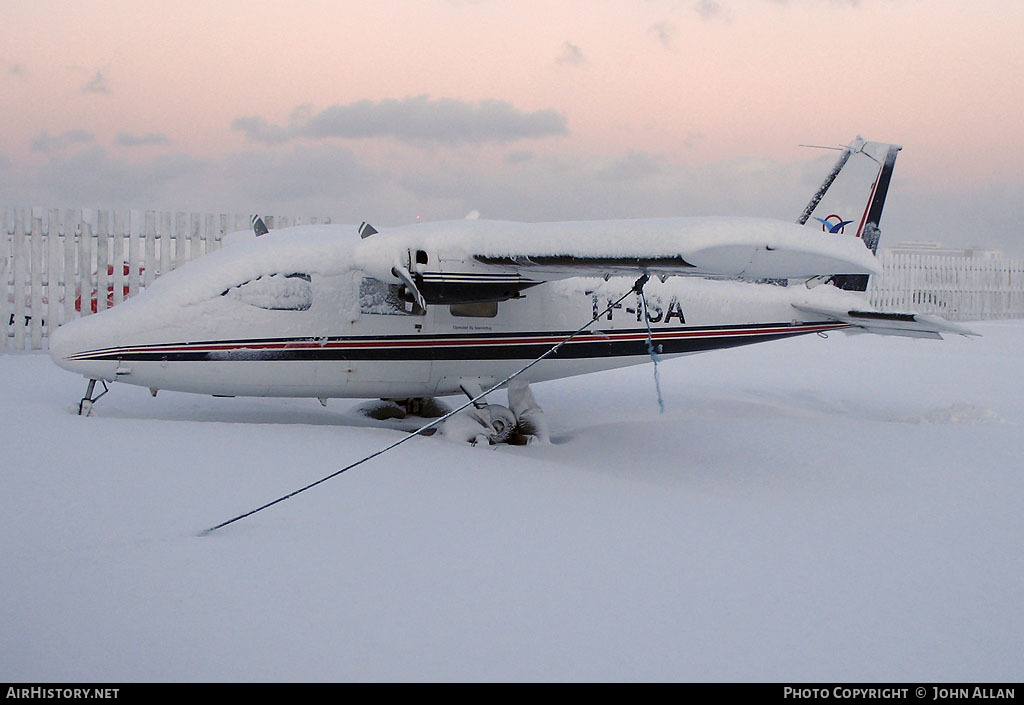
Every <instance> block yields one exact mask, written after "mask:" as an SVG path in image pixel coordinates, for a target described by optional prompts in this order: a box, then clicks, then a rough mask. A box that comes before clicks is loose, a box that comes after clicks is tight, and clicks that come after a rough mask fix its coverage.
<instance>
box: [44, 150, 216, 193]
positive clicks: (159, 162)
mask: <svg viewBox="0 0 1024 705" xmlns="http://www.w3.org/2000/svg"><path fill="white" fill-rule="evenodd" d="M205 168H207V165H206V164H205V163H204V162H202V161H200V160H197V159H195V158H193V157H190V156H188V155H184V154H177V155H170V156H165V157H159V158H157V159H153V160H151V161H148V162H141V163H130V162H125V161H119V160H116V159H112V158H111V157H110V155H109V154H108V153H107V151H106V150H105V149H104V148H103V147H100V146H98V145H96V146H93V147H88V148H86V149H83V150H81V151H79V152H76V153H75V154H73V155H70V156H63V155H58V156H55V157H52V158H51V159H50V161H49V162H48V163H47V164H46V165H44V166H43V167H42V168H41V169H40V170H39V172H38V174H37V175H36V176H35V184H34V191H35V192H36V193H42V194H46V197H47V198H49V199H51V202H52V203H54V204H60V205H83V206H87V207H102V206H130V207H135V208H139V207H150V206H151V204H152V205H160V204H154V201H156V200H160V201H161V203H167V200H166V195H167V193H168V189H169V187H170V186H171V185H172V184H173V183H174V182H175V181H179V180H185V177H189V179H188V180H191V179H193V177H195V176H196V175H197V174H201V173H202V171H203V170H204V169H205Z"/></svg>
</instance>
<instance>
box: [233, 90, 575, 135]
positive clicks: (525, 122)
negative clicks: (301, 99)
mask: <svg viewBox="0 0 1024 705" xmlns="http://www.w3.org/2000/svg"><path fill="white" fill-rule="evenodd" d="M231 128H232V129H233V130H238V131H240V132H243V133H244V134H245V136H246V139H248V140H249V141H251V142H258V143H262V144H267V145H274V144H282V143H285V142H289V141H291V140H294V139H299V138H304V139H314V140H324V139H329V138H335V137H340V138H348V139H361V138H367V137H391V138H394V139H397V140H399V141H401V142H406V143H409V144H419V145H422V144H427V143H436V144H444V145H449V146H454V145H460V144H467V143H469V144H480V143H484V142H499V143H503V142H511V141H515V140H520V139H526V138H532V137H549V136H556V135H566V134H568V128H567V126H566V118H565V116H564V115H562V114H560V113H558V112H556V111H555V110H554V109H552V108H547V109H544V110H537V111H534V112H524V111H521V110H518V109H517V108H515V107H514V106H513V105H511V104H510V103H508V102H506V101H503V100H482V101H480V102H478V103H470V102H466V101H461V100H455V99H451V98H439V99H432V98H430V97H429V96H427V95H421V96H415V97H409V98H404V99H402V100H396V99H386V100H382V101H379V102H376V103H375V102H373V101H369V100H362V101H358V102H355V103H349V104H347V105H332V106H329V107H327V108H324V109H323V110H321V111H320V112H318V113H314V112H313V111H312V109H311V108H310V107H309V106H308V105H302V106H299V107H298V108H296V110H295V111H293V113H292V116H291V118H290V121H289V123H288V125H284V126H282V125H273V124H270V123H269V122H267V120H266V119H264V118H262V117H259V116H243V117H240V118H237V119H236V120H234V121H233V122H232V123H231Z"/></svg>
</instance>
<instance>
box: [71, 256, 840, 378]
mask: <svg viewBox="0 0 1024 705" xmlns="http://www.w3.org/2000/svg"><path fill="white" fill-rule="evenodd" d="M228 269H230V268H228ZM168 278H170V277H168ZM271 279H273V278H268V279H265V280H263V279H261V280H259V281H257V283H256V285H257V286H261V287H262V286H264V284H261V283H260V281H263V282H265V283H266V287H264V288H266V289H268V290H267V291H256V292H248V291H247V292H244V294H243V295H240V296H238V295H234V294H235V293H236V292H235V291H234V290H240V289H239V287H238V285H239V284H240V282H237V281H234V280H233V279H231V277H230V276H227V278H225V279H224V281H223V284H222V285H223V291H222V285H221V284H217V285H216V286H214V287H212V288H210V291H222V293H215V294H212V295H208V296H205V297H199V300H188V301H187V302H186V303H182V300H181V299H180V297H175V296H173V295H172V292H171V290H164V289H160V290H158V287H153V290H152V291H147V292H144V294H143V295H141V296H139V297H138V298H136V299H134V300H130V301H127V302H125V303H124V304H121V305H119V306H118V307H117V308H114V309H111V310H109V311H106V312H104V313H101V314H99V315H95V316H89V317H86V318H82V319H78V320H77V321H74V322H72V323H70V324H68V325H66V326H64V327H62V328H61V329H60V330H59V331H57V333H56V334H55V335H54V338H53V341H52V342H51V354H52V355H53V357H54V359H55V361H56V362H57V363H58V364H60V365H61V366H62V367H65V368H67V369H69V370H72V371H75V372H78V373H80V374H82V375H84V376H86V377H89V378H92V379H104V380H109V381H112V380H116V381H120V382H126V383H129V384H136V385H140V386H144V387H149V388H151V389H169V390H178V391H184V392H196V393H204V394H216V395H234V396H287V397H319V398H331V397H355V398H372V397H385V398H404V397H425V396H443V395H448V394H454V393H457V392H458V391H459V389H460V383H462V382H464V381H466V380H471V381H475V382H478V383H479V384H480V385H481V386H484V387H487V386H490V385H493V384H495V383H497V382H500V381H501V380H503V379H504V378H505V377H507V376H508V375H509V374H511V373H513V372H515V371H516V370H518V369H519V368H521V367H523V366H524V365H526V364H527V363H528V362H530V361H531V360H534V359H535V358H537V357H539V356H540V355H542V354H543V353H544V352H545V351H547V350H549V349H550V348H551V347H552V346H554V345H555V344H557V343H558V342H560V341H561V340H563V339H564V338H565V337H566V336H568V335H570V334H571V333H572V332H573V331H576V330H577V329H578V328H580V327H582V326H583V325H584V324H586V323H587V322H588V321H590V320H591V319H592V317H593V316H594V315H595V314H597V313H599V312H602V311H603V310H604V309H605V308H606V307H607V306H608V305H609V304H610V303H612V302H613V301H615V300H617V299H618V298H619V297H621V296H622V295H623V294H625V293H626V292H629V290H630V288H631V287H632V285H633V281H634V280H633V279H632V278H624V277H617V278H612V279H610V280H608V281H605V280H602V279H591V278H575V279H566V280H563V281H557V282H549V283H546V284H544V285H541V286H537V287H535V288H531V289H529V290H527V291H526V292H525V293H524V296H523V297H522V298H518V299H511V300H508V301H501V302H498V303H491V304H471V305H464V306H458V305H456V306H448V305H431V306H427V308H426V310H425V311H423V310H422V309H418V307H415V306H413V305H412V304H411V303H407V302H405V301H402V300H401V299H400V298H399V297H398V295H397V291H396V290H397V288H398V287H397V286H395V285H388V284H384V283H382V282H380V281H378V280H375V279H370V278H364V277H363V276H362V275H361V274H360V273H358V272H346V273H343V274H335V275H331V274H324V275H319V274H312V275H309V276H308V281H307V280H306V279H297V278H295V277H294V276H293V277H292V278H290V279H288V280H282V282H272V281H271ZM241 284H242V286H244V287H248V288H250V289H251V288H253V283H252V282H243V283H241ZM282 284H283V285H282ZM644 291H645V295H646V297H647V302H648V305H649V307H650V313H649V319H650V320H649V322H650V332H651V342H652V343H653V346H654V349H655V351H656V352H657V353H658V354H659V356H660V357H661V358H670V357H676V356H679V355H685V354H690V353H694V352H701V351H706V350H714V349H719V348H725V347H732V346H735V345H745V344H750V343H755V342H762V341H767V340H772V339H776V338H779V337H788V336H792V335H799V334H805V333H810V332H817V331H823V330H832V329H835V328H839V327H843V325H842V324H837V323H836V322H835V321H824V320H820V319H818V320H814V318H815V317H813V316H808V315H807V314H801V313H800V312H799V311H797V310H796V309H794V308H793V306H792V305H791V304H792V303H794V302H803V301H808V300H814V299H820V298H822V297H826V298H827V297H830V296H832V297H834V296H840V297H842V296H848V295H845V294H842V293H841V292H838V291H835V290H832V289H831V287H825V286H822V287H818V288H817V289H815V290H811V291H808V290H807V289H806V288H804V287H803V286H793V287H779V286H773V285H768V284H751V283H741V282H734V281H711V280H705V279H687V278H671V279H668V280H667V281H666V282H664V283H663V282H660V281H658V280H657V279H652V280H651V281H650V282H648V283H647V285H646V287H645V290H644ZM296 301H298V303H296ZM271 306H290V307H291V308H271ZM644 318H645V317H644V314H643V310H642V302H641V299H640V296H639V295H637V294H636V293H632V294H629V295H628V296H627V297H626V298H625V299H624V300H623V301H622V303H621V304H620V305H619V307H617V308H614V309H612V310H610V311H609V312H607V313H603V314H602V315H601V316H600V317H599V320H598V321H596V322H594V323H593V324H592V325H591V326H590V327H589V328H588V329H587V330H586V331H585V332H583V333H581V334H580V335H578V336H577V337H576V338H574V339H573V340H572V341H570V342H568V343H567V344H566V345H565V346H564V347H563V348H562V349H561V350H559V352H558V353H557V354H555V355H552V356H550V357H549V358H547V359H545V360H543V361H542V362H540V363H539V364H537V365H535V366H534V367H532V368H531V369H530V370H529V371H527V372H526V373H525V374H524V375H523V377H522V381H525V382H540V381H545V380H550V379H556V378H560V377H567V376H571V375H579V374H586V373H590V372H597V371H601V370H607V369H612V368H615V367H623V366H627V365H633V364H640V363H644V362H649V361H650V354H649V348H648V326H647V321H645V320H644Z"/></svg>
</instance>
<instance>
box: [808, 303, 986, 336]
mask: <svg viewBox="0 0 1024 705" xmlns="http://www.w3.org/2000/svg"><path fill="white" fill-rule="evenodd" d="M793 308H795V309H798V310H800V311H803V312H804V313H812V314H814V315H816V316H825V317H826V318H830V319H832V320H834V321H839V322H841V323H848V324H849V325H851V326H853V328H854V329H857V330H859V332H863V333H875V334H877V335H901V336H905V337H909V338H934V339H937V340H941V339H942V335H941V334H942V333H955V334H957V335H973V336H977V335H978V333H975V332H974V331H972V330H971V329H969V328H967V327H965V326H961V325H958V324H956V323H950V322H949V321H947V320H944V319H942V318H939V317H937V316H926V315H924V314H920V313H884V312H882V311H862V310H858V309H847V308H841V307H826V306H818V305H815V306H810V305H806V304H793Z"/></svg>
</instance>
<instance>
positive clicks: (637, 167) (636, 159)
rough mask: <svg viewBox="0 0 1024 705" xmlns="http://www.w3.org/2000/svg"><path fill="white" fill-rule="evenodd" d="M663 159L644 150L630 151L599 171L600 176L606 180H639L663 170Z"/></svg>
mask: <svg viewBox="0 0 1024 705" xmlns="http://www.w3.org/2000/svg"><path fill="white" fill-rule="evenodd" d="M660 162H661V160H660V159H659V158H658V157H654V156H651V155H650V154H645V153H643V152H630V153H629V154H627V155H626V156H625V157H622V158H621V159H616V160H615V161H614V162H613V163H612V164H611V165H609V166H608V167H607V168H606V169H603V170H601V171H599V172H598V178H600V179H603V180H606V181H638V180H641V179H646V178H648V177H651V176H655V175H656V174H658V173H660V172H661V165H660Z"/></svg>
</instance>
